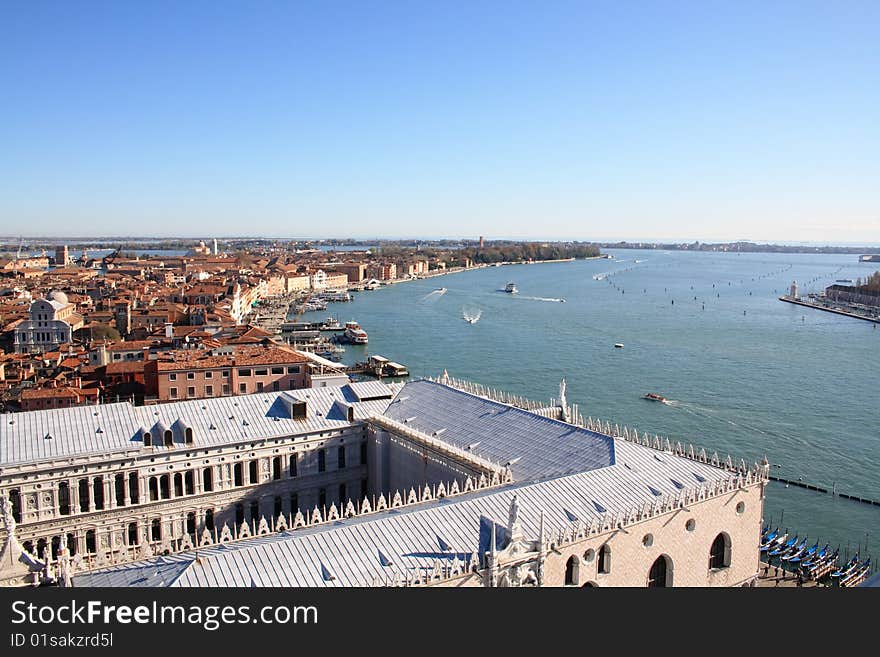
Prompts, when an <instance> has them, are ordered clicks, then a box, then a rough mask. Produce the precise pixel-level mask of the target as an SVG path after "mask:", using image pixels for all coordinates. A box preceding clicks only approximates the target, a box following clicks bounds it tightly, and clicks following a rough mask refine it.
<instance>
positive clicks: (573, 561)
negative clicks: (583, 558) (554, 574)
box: [565, 555, 579, 586]
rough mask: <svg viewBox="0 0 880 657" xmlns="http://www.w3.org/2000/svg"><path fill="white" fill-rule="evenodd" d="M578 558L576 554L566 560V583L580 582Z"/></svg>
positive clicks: (571, 584)
mask: <svg viewBox="0 0 880 657" xmlns="http://www.w3.org/2000/svg"><path fill="white" fill-rule="evenodd" d="M578 565H579V564H578V558H577V557H576V556H574V555H572V556H571V557H569V558H568V561H566V562H565V585H566V586H577V584H578Z"/></svg>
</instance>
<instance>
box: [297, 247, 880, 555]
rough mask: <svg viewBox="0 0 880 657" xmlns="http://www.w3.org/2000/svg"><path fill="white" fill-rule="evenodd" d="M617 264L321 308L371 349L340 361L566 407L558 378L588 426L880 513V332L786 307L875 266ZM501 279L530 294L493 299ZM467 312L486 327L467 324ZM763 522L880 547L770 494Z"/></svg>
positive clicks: (545, 269) (849, 514)
mask: <svg viewBox="0 0 880 657" xmlns="http://www.w3.org/2000/svg"><path fill="white" fill-rule="evenodd" d="M609 253H612V254H614V255H615V260H580V261H575V262H561V263H544V264H535V265H507V266H503V267H491V268H485V269H479V270H473V271H468V272H462V273H458V274H452V275H449V276H442V277H437V278H432V279H427V280H419V281H411V282H406V283H400V284H396V285H392V286H387V287H384V288H381V289H378V290H375V291H372V292H363V293H359V294H356V299H355V300H354V301H353V302H352V303H350V304H332V305H330V306H329V307H328V311H329V312H332V313H333V314H334V315H338V317H339V320H340V321H347V320H349V319H356V320H357V321H359V322H360V323H361V325H362V326H363V327H364V329H365V330H366V331H367V332H368V334H369V336H370V344H369V345H367V346H366V347H358V346H351V345H347V346H346V350H347V351H346V353H345V354H344V359H343V360H344V361H345V362H349V363H351V362H354V361H356V360H363V359H364V357H365V355H366V353H367V352H369V353H371V354H381V355H383V356H386V357H389V358H391V359H392V360H395V361H398V362H400V363H403V364H404V365H406V366H407V367H408V368H409V370H410V372H411V373H412V374H413V375H414V376H422V375H435V376H436V375H438V374H440V373H441V372H442V371H443V369H444V368H445V369H447V370H448V371H449V373H450V374H451V375H453V376H457V377H461V378H467V379H471V380H474V381H478V382H480V383H483V384H486V385H489V386H492V387H496V388H501V389H504V390H507V391H510V392H513V393H516V394H520V395H523V396H527V397H530V398H533V399H549V398H550V397H554V396H556V395H557V393H558V385H559V380H560V379H561V378H563V377H564V378H565V379H566V382H567V384H568V398H569V401H570V402H573V403H576V404H578V405H579V407H580V411H581V413H582V414H583V415H584V416H585V417H586V416H587V415H592V416H593V417H599V418H602V419H604V420H609V421H611V422H612V423H620V424H627V425H629V426H630V427H637V428H638V429H639V430H640V432H644V431H647V432H649V433H651V434H654V433H658V434H660V435H668V436H670V437H671V438H672V439H673V440H681V441H683V442H685V441H686V442H691V443H693V444H695V445H697V446H704V447H706V448H707V450H709V451H710V453H711V451H714V450H717V451H718V452H719V454H721V455H722V456H724V455H726V454H727V453H729V454H730V455H731V456H732V457H734V459H735V461H738V459H739V458H745V459H746V461H747V462H753V461H756V460H760V459H761V458H762V457H763V456H764V455H766V456H767V458H768V459H769V460H770V462H771V463H773V464H774V468H773V469H772V471H773V473H774V474H776V475H778V476H782V477H785V478H788V479H795V480H797V479H798V478H800V477H803V479H804V480H805V481H808V482H811V483H817V484H820V485H823V486H827V487H828V488H829V489H830V488H831V486H832V485H833V484H836V485H837V488H838V490H840V491H842V492H847V493H850V494H857V495H860V496H862V497H868V498H873V499H878V498H880V402H878V399H880V396H878V374H880V329H877V328H876V327H875V326H876V325H874V324H872V323H870V322H866V321H862V320H855V319H850V318H846V317H841V316H837V315H833V314H831V313H825V312H821V311H815V310H811V309H808V308H802V307H799V306H795V305H792V304H787V303H783V302H781V301H779V300H778V299H777V297H778V296H779V295H780V294H783V293H785V292H786V291H787V290H788V286H789V285H790V284H791V281H792V280H793V279H794V280H797V281H798V283H799V284H800V285H801V293H802V294H803V293H804V292H805V291H809V290H816V291H818V290H820V289H822V288H823V287H824V286H825V285H828V284H830V283H832V282H834V280H835V279H838V278H853V279H855V278H857V277H859V276H861V277H864V276H865V275H866V274H870V273H871V272H873V271H874V270H875V269H876V265H874V266H871V265H869V264H860V263H858V261H857V256H855V255H802V254H725V253H689V252H661V251H634V250H609ZM636 260H638V261H640V262H636ZM601 274H608V275H609V276H608V278H606V279H605V280H601V281H600V280H595V279H594V276H596V275H601ZM508 281H515V282H516V284H517V286H518V288H519V294H516V295H511V294H505V293H504V292H502V291H500V290H502V289H503V288H504V286H505V285H506V283H507V282H508ZM808 282H809V283H808ZM440 287H446V288H448V289H447V291H446V293H444V294H440V293H438V292H433V291H434V290H436V289H437V288H440ZM695 297H696V298H695ZM560 298H564V299H565V301H566V302H565V303H560V302H559V301H558V299H560ZM673 302H674V303H673ZM463 312H468V313H470V314H471V315H474V314H476V313H477V312H480V313H481V315H480V319H479V321H478V322H477V323H475V324H469V323H467V322H465V321H464V320H463ZM328 314H329V313H328V312H324V313H310V314H307V315H305V316H304V317H303V319H311V320H315V319H321V318H323V317H325V316H327V315H328ZM618 342H620V343H623V344H624V345H625V347H624V348H623V349H616V348H614V344H615V343H618ZM646 392H657V393H659V394H662V395H663V396H665V397H666V398H668V399H670V400H673V401H672V403H671V404H670V405H668V406H667V405H663V404H657V403H654V402H649V401H646V400H644V399H642V398H641V397H642V395H644V394H645V393H646ZM765 509H766V512H765V517H766V519H767V521H768V522H772V523H773V524H782V525H784V526H787V527H791V528H792V530H797V531H800V532H801V535H803V534H805V533H806V534H808V535H809V537H810V538H811V539H816V538H819V539H820V540H822V541H823V542H825V541H827V542H831V543H832V545H833V546H834V545H837V544H840V546H841V551H842V552H843V551H845V550H846V549H847V546H849V553H850V554H852V553H853V552H854V551H855V549H856V547H857V546H858V545H864V543H865V542H866V539H867V542H868V543H869V549H870V551H874V550H873V548H872V546H873V545H877V546H878V547H880V507H876V506H868V505H863V504H858V503H855V502H851V501H848V500H843V499H840V498H835V497H832V496H831V495H824V494H818V493H815V492H811V491H806V490H803V489H799V488H796V487H792V488H786V487H784V486H783V485H781V484H776V483H774V484H771V485H770V487H769V488H768V499H767V503H766V507H765ZM876 552H877V553H878V554H880V550H877V551H876Z"/></svg>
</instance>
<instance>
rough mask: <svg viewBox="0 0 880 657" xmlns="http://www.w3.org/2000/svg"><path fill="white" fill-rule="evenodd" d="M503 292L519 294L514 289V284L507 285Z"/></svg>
mask: <svg viewBox="0 0 880 657" xmlns="http://www.w3.org/2000/svg"><path fill="white" fill-rule="evenodd" d="M504 291H505V292H508V293H509V294H516V293H517V292H519V290H517V289H516V283H508V284H507V287H505V288H504Z"/></svg>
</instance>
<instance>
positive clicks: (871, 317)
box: [779, 296, 880, 324]
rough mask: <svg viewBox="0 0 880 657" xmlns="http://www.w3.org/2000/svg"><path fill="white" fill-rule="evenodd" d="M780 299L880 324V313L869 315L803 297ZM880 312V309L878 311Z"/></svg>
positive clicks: (780, 298)
mask: <svg viewBox="0 0 880 657" xmlns="http://www.w3.org/2000/svg"><path fill="white" fill-rule="evenodd" d="M779 300H780V301H785V302H786V303H793V304H795V305H798V306H806V307H807V308H815V309H816V310H824V311H826V312H829V313H835V314H837V315H845V316H846V317H852V318H853V319H864V320H867V321H869V322H874V323H875V324H880V315H876V314H875V315H868V314H867V312H866V313H865V314H863V313H860V312H858V311H854V310H842V309H840V308H829V307H828V306H824V305H822V304H818V303H810V302H809V301H803V300H801V299H796V298H794V297H790V296H781V297H779ZM876 312H880V310H878V311H876Z"/></svg>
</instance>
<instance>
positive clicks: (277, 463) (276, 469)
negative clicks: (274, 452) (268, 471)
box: [272, 456, 281, 479]
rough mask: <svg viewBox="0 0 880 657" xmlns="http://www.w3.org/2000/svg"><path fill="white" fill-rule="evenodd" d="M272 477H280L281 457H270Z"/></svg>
mask: <svg viewBox="0 0 880 657" xmlns="http://www.w3.org/2000/svg"><path fill="white" fill-rule="evenodd" d="M272 479H281V457H280V456H276V457H275V458H273V459H272Z"/></svg>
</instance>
